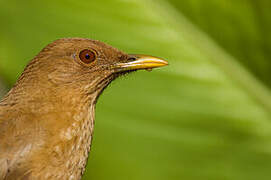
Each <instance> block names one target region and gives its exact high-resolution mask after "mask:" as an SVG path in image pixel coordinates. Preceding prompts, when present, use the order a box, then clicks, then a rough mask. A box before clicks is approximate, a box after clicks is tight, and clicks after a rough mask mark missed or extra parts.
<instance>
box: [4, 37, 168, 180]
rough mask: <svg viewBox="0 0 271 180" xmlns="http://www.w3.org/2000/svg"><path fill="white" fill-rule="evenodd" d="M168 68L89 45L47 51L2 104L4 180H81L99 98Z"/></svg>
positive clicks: (66, 44)
mask: <svg viewBox="0 0 271 180" xmlns="http://www.w3.org/2000/svg"><path fill="white" fill-rule="evenodd" d="M165 65H167V62H166V61H164V60H162V59H159V58H156V57H153V56H146V55H129V54H126V53H123V52H121V51H119V50H118V49H116V48H113V47H111V46H109V45H107V44H104V43H102V42H99V41H95V40H90V39H80V38H68V39H60V40H56V41H54V42H53V43H51V44H49V45H48V46H46V47H45V48H44V49H43V50H42V51H41V52H40V53H39V54H38V55H37V56H36V57H35V58H34V59H33V60H32V61H31V62H30V63H29V64H28V65H27V66H26V68H25V70H24V71H23V73H22V75H21V76H20V78H19V79H18V81H17V82H16V84H15V85H14V87H13V88H12V89H11V90H10V91H9V92H8V93H7V95H6V96H4V98H3V99H2V100H1V101H0V179H5V180H16V179H31V180H32V179H35V180H36V179H39V180H40V179H59V180H60V179H61V180H65V179H81V177H82V174H83V173H84V170H85V166H86V162H87V158H88V154H89V151H90V146H91V140H92V133H93V125H94V108H95V104H96V101H97V98H98V97H99V95H100V94H101V92H102V91H103V90H104V89H105V87H106V86H107V85H108V84H109V83H110V82H111V81H113V80H114V79H115V78H117V77H118V76H120V75H122V74H125V73H127V72H131V71H135V70H138V69H151V68H155V67H160V66H165Z"/></svg>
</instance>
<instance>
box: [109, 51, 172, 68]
mask: <svg viewBox="0 0 271 180" xmlns="http://www.w3.org/2000/svg"><path fill="white" fill-rule="evenodd" d="M129 56H130V58H129V59H130V60H131V61H129V62H126V63H118V64H116V65H114V69H116V70H117V71H129V70H138V69H152V68H157V67H162V66H166V65H168V62H167V61H165V60H163V59H161V58H158V57H154V56H148V55H140V54H130V55H129Z"/></svg>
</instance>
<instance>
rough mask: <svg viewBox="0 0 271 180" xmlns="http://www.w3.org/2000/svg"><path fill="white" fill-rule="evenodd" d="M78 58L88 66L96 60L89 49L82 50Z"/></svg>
mask: <svg viewBox="0 0 271 180" xmlns="http://www.w3.org/2000/svg"><path fill="white" fill-rule="evenodd" d="M79 58H80V60H81V61H82V62H83V63H85V64H90V63H91V62H93V61H94V60H95V59H96V54H95V53H94V52H93V51H91V50H89V49H84V50H82V51H81V52H80V54H79Z"/></svg>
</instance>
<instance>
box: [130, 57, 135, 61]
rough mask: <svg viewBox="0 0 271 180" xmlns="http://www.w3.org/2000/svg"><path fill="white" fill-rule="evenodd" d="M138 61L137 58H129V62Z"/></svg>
mask: <svg viewBox="0 0 271 180" xmlns="http://www.w3.org/2000/svg"><path fill="white" fill-rule="evenodd" d="M135 60H136V57H129V58H128V61H135Z"/></svg>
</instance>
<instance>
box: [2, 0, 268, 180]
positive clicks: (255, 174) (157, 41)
mask: <svg viewBox="0 0 271 180" xmlns="http://www.w3.org/2000/svg"><path fill="white" fill-rule="evenodd" d="M270 9H271V1H268V0H257V1H256V0H204V1H203V0H89V1H87V0H77V1H74V0H65V1H64V0H58V1H56V0H46V1H45V0H42V1H36V0H25V1H20V0H9V1H4V0H1V1H0V22H1V25H0V79H1V80H0V87H1V90H0V93H1V94H2V95H3V92H4V91H5V89H8V88H10V87H11V85H12V84H13V83H14V82H15V81H16V79H17V78H18V76H19V75H20V73H21V72H22V70H23V68H24V66H25V65H26V64H27V62H28V61H29V60H31V58H33V57H34V56H35V55H36V54H37V53H38V52H39V51H40V50H41V49H42V48H43V47H44V46H45V45H47V44H48V43H50V42H52V41H53V40H55V39H58V38H63V37H85V38H91V39H98V40H101V41H104V42H106V43H109V44H111V45H113V46H115V47H117V48H119V49H121V50H123V51H126V52H129V53H144V54H151V55H155V56H160V57H163V58H165V59H167V60H168V61H169V62H170V66H167V67H165V68H161V69H155V70H154V71H153V72H151V73H149V72H146V71H140V72H137V73H133V74H131V75H129V76H125V77H122V78H120V79H118V80H116V81H115V82H113V83H112V84H111V85H110V87H108V88H107V89H106V90H105V92H104V93H103V95H102V96H101V97H100V99H99V102H98V104H97V114H96V126H95V137H94V141H93V145H92V151H91V154H90V158H89V162H88V166H87V172H86V174H85V176H84V179H95V180H108V179H110V180H127V179H129V180H142V179H143V180H145V179H148V180H165V179H169V180H178V179H184V180H198V179H201V180H242V179H246V180H255V179H261V180H270V178H271V171H270V170H271V93H270V88H271V78H270V77H271V71H270V68H271V61H270V59H271V51H270V50H271V34H270V32H271V13H270Z"/></svg>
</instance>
